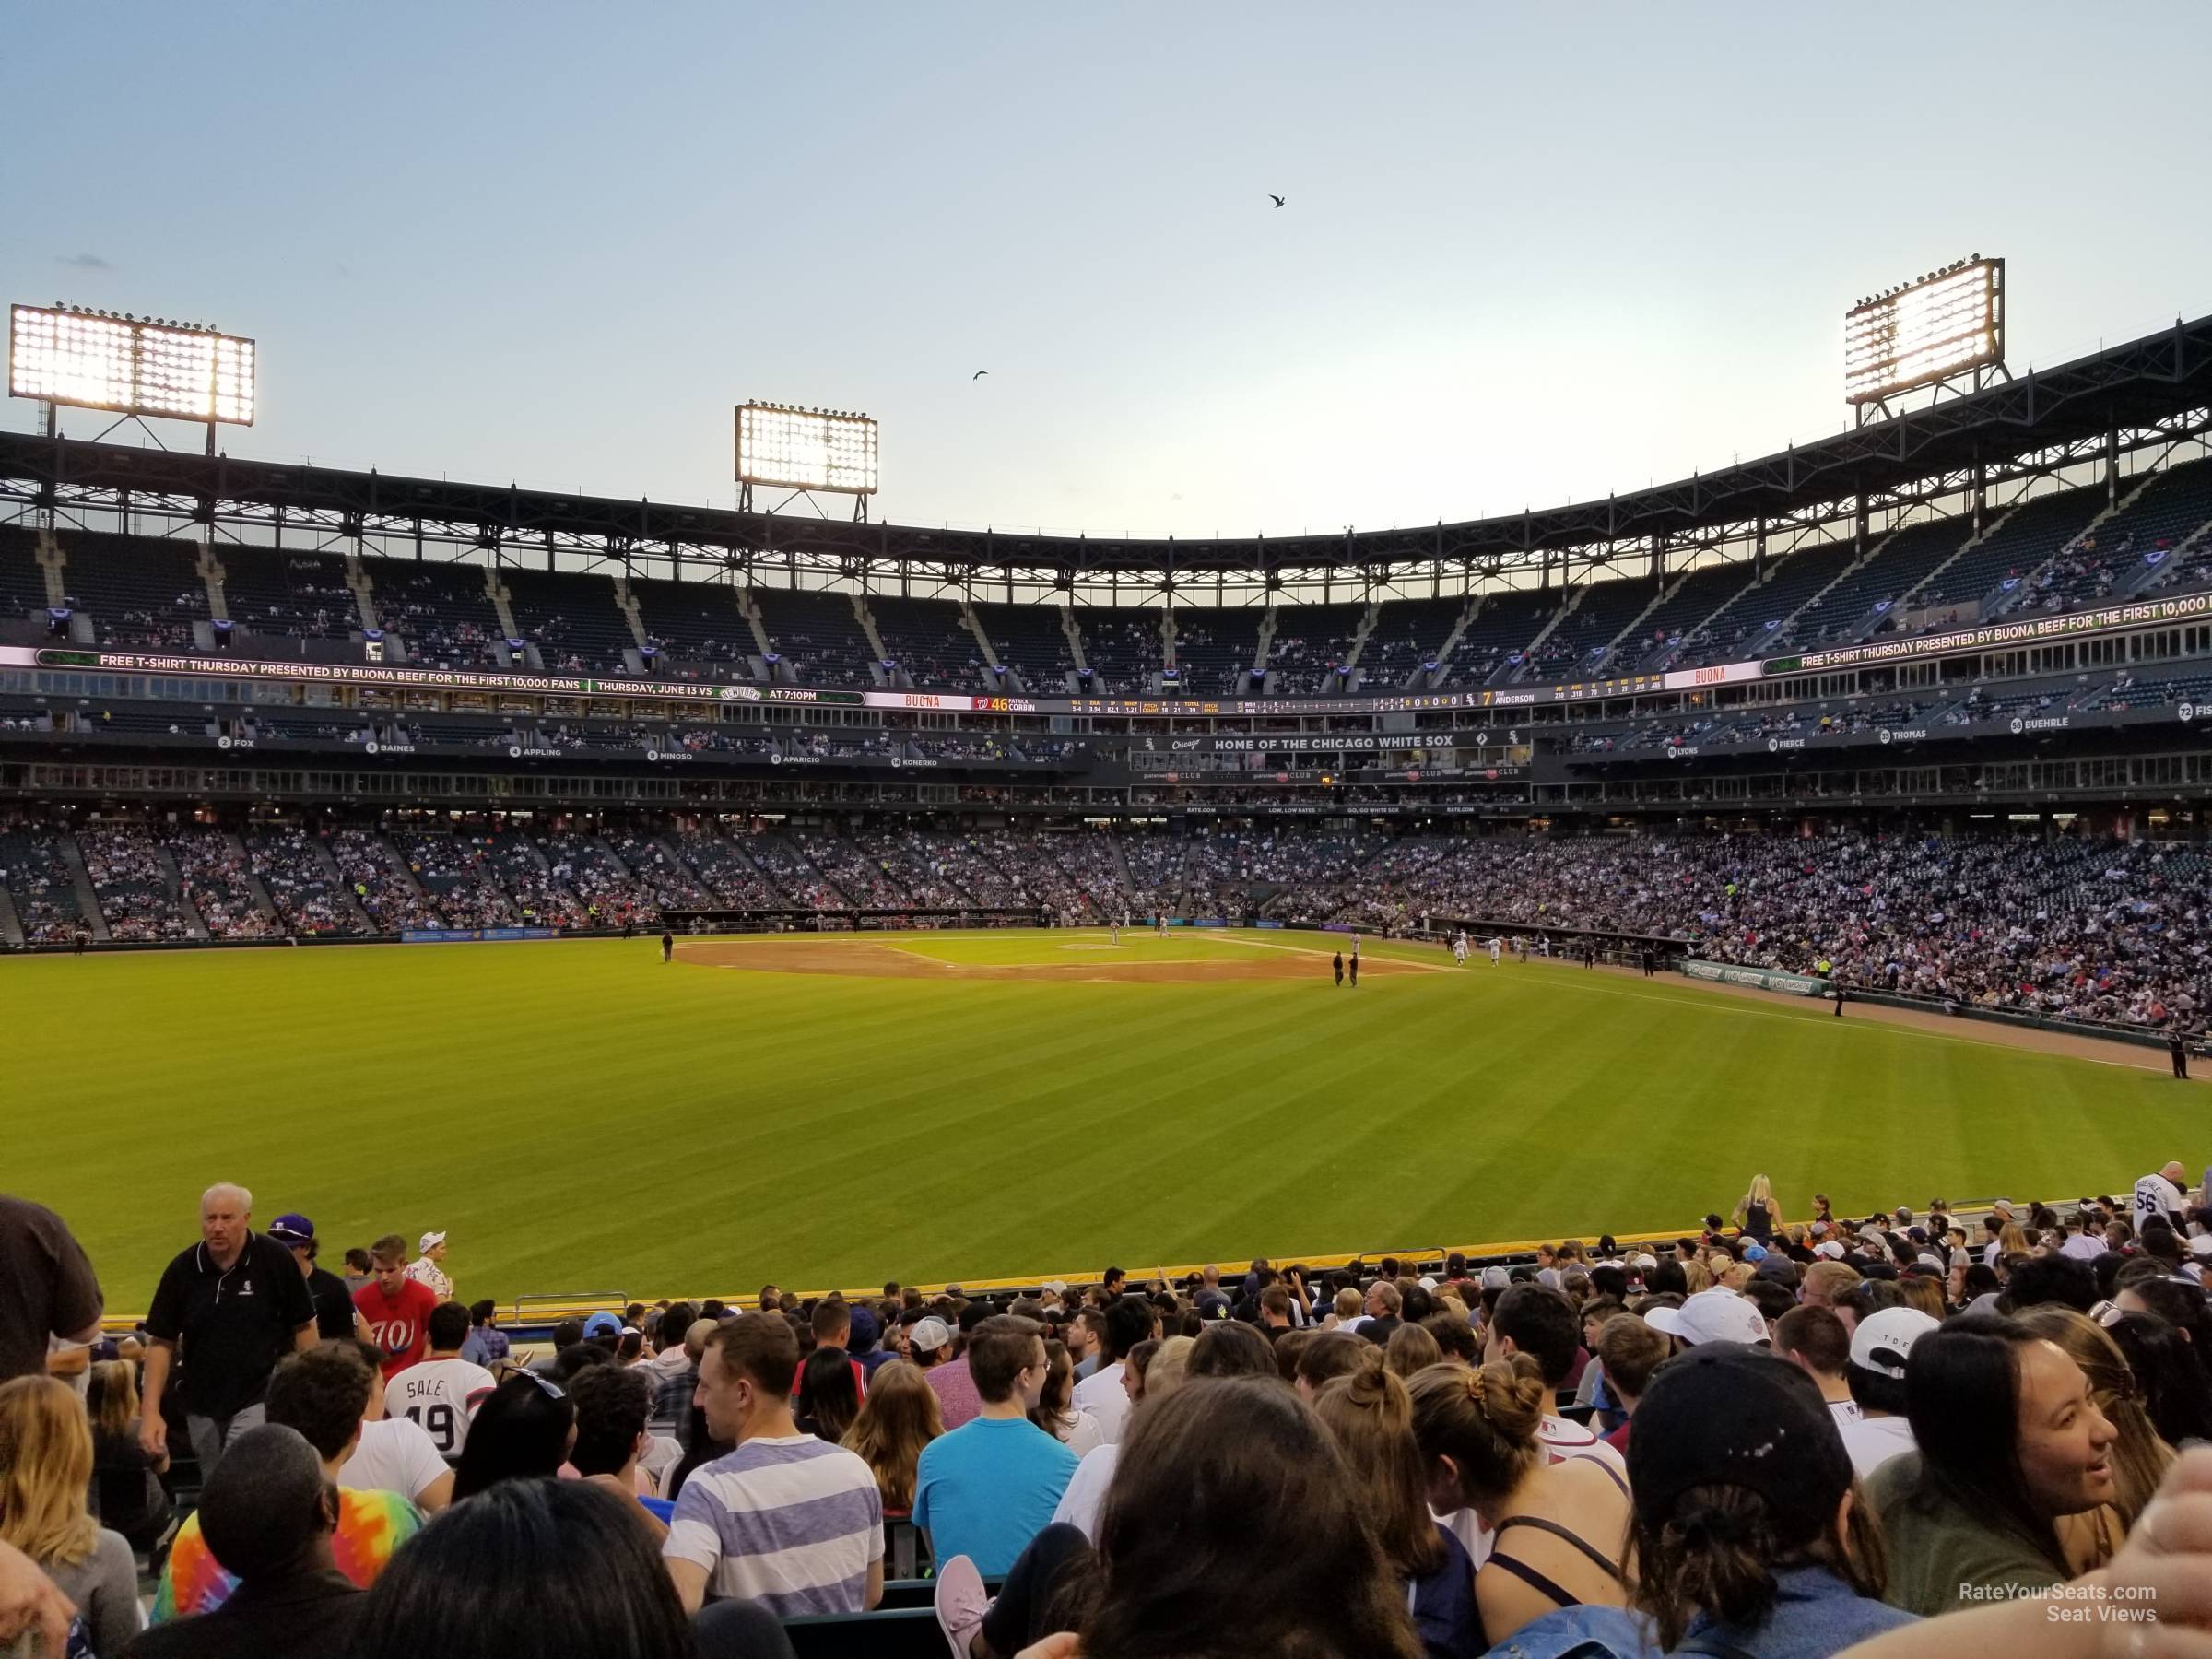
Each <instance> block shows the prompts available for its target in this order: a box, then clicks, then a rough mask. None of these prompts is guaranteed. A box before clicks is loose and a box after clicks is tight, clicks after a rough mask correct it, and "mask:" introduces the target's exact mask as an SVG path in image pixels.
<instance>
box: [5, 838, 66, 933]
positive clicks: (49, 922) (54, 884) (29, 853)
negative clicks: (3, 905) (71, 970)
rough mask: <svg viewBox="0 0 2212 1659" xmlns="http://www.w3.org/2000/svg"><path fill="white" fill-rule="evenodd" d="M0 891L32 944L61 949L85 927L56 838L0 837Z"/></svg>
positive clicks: (59, 844) (60, 847)
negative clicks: (11, 903)
mask: <svg viewBox="0 0 2212 1659" xmlns="http://www.w3.org/2000/svg"><path fill="white" fill-rule="evenodd" d="M0 887H5V888H7V894H8V897H9V898H10V899H12V900H15V905H16V916H17V919H18V921H20V922H21V923H22V924H23V936H24V937H25V939H27V940H28V941H29V943H31V944H33V945H58V944H61V943H63V942H65V940H67V939H68V938H70V937H71V936H72V935H75V934H76V931H77V930H78V929H79V928H80V927H82V926H83V925H84V924H85V912H84V907H83V906H82V905H80V904H79V903H78V902H77V898H76V878H75V877H74V876H73V875H72V873H71V871H70V868H69V863H68V860H67V859H66V858H65V857H64V856H63V853H62V846H61V838H60V837H59V836H56V835H53V834H50V833H47V832H45V831H43V830H18V831H15V832H13V833H10V834H6V835H0Z"/></svg>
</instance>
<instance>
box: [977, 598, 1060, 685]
mask: <svg viewBox="0 0 2212 1659" xmlns="http://www.w3.org/2000/svg"><path fill="white" fill-rule="evenodd" d="M975 614H976V618H977V620H979V621H980V622H982V625H983V632H984V633H985V634H986V635H988V636H989V637H990V641H991V648H992V649H993V650H994V651H995V652H997V653H998V660H999V662H1000V664H1001V665H1004V666H1006V667H1008V668H1011V669H1013V670H1014V672H1015V673H1016V674H1018V675H1019V676H1020V677H1021V681H1022V683H1023V684H1024V685H1026V686H1027V687H1029V688H1030V690H1031V691H1032V692H1036V693H1038V694H1040V695H1044V696H1053V697H1057V696H1059V695H1061V693H1062V692H1063V690H1064V689H1065V686H1066V683H1067V674H1068V671H1069V670H1070V669H1072V668H1074V667H1075V665H1076V659H1075V658H1074V656H1072V655H1071V654H1070V653H1069V652H1068V649H1067V635H1066V633H1065V631H1064V630H1063V629H1061V626H1060V608H1059V606H1054V605H985V604H979V605H977V606H976V607H975Z"/></svg>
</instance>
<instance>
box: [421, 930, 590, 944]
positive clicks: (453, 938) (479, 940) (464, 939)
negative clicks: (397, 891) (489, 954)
mask: <svg viewBox="0 0 2212 1659" xmlns="http://www.w3.org/2000/svg"><path fill="white" fill-rule="evenodd" d="M559 936H560V935H559V934H557V933H555V932H554V931H553V929H551V928H549V927H410V928H407V929H406V930H405V931H403V932H402V933H401V934H400V935H399V942H400V943H401V944H402V945H505V944H510V943H512V942H513V941H514V940H516V939H557V938H559Z"/></svg>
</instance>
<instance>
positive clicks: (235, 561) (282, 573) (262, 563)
mask: <svg viewBox="0 0 2212 1659" xmlns="http://www.w3.org/2000/svg"><path fill="white" fill-rule="evenodd" d="M216 560H217V562H218V563H219V564H220V565H221V566H222V567H223V599H224V601H225V608H226V609H227V610H229V613H230V615H229V620H230V621H232V622H234V623H236V624H237V625H238V626H239V627H240V628H242V629H245V630H246V631H247V632H248V633H253V634H261V635H264V636H265V637H268V638H275V639H283V638H290V639H300V640H343V639H345V638H347V636H348V635H350V634H353V633H356V632H359V629H360V626H361V616H360V607H359V605H358V604H357V603H356V601H355V599H354V596H353V590H352V589H351V588H349V587H347V585H346V561H345V560H344V559H336V558H334V557H332V556H331V555H329V554H325V553H289V552H286V553H278V552H274V551H272V550H270V549H268V548H266V547H218V548H217V549H216Z"/></svg>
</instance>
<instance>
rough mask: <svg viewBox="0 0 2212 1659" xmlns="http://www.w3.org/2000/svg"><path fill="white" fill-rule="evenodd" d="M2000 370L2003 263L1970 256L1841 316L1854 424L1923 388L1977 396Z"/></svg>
mask: <svg viewBox="0 0 2212 1659" xmlns="http://www.w3.org/2000/svg"><path fill="white" fill-rule="evenodd" d="M2011 378H2012V373H2011V371H2009V370H2008V369H2006V367H2005V262H2004V261H2003V260H2001V259H1984V258H1983V257H1982V255H1981V254H1979V253H1975V254H1972V255H1971V256H1970V257H1968V258H1965V259H1961V260H1957V261H1955V262H1953V263H1952V264H1950V265H1946V266H1944V267H1943V269H1942V270H1940V271H1930V272H1929V273H1927V274H1926V275H1925V276H1924V277H1915V278H1914V279H1913V280H1912V281H1911V282H1900V283H1899V284H1898V285H1897V286H1896V287H1895V288H1886V289H1884V290H1883V291H1882V292H1881V293H1878V294H1876V295H1873V296H1871V297H1870V298H1868V299H1865V300H1860V301H1859V302H1858V303H1857V304H1856V305H1854V306H1853V307H1852V308H1851V310H1849V311H1848V312H1844V313H1843V399H1844V401H1845V402H1846V403H1848V404H1850V405H1852V406H1853V408H1854V409H1855V410H1856V411H1857V415H1858V424H1859V425H1860V426H1865V424H1866V423H1867V421H1869V420H1871V419H1874V418H1877V416H1878V417H1883V418H1887V417H1888V415H1889V414H1890V413H1891V411H1890V408H1889V399H1890V398H1892V397H1895V396H1897V395H1898V394H1900V393H1904V392H1912V391H1916V390H1918V389H1919V388H1920V387H1923V386H1933V387H1935V395H1936V396H1938V397H1940V396H1942V395H1943V394H1944V393H1945V392H1946V391H1947V390H1948V391H1953V392H1957V391H1960V390H1971V391H1975V392H1979V391H1981V390H1982V388H1983V387H1984V386H1986V385H1989V384H1991V383H1992V382H1994V381H1997V380H2010V379H2011Z"/></svg>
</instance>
